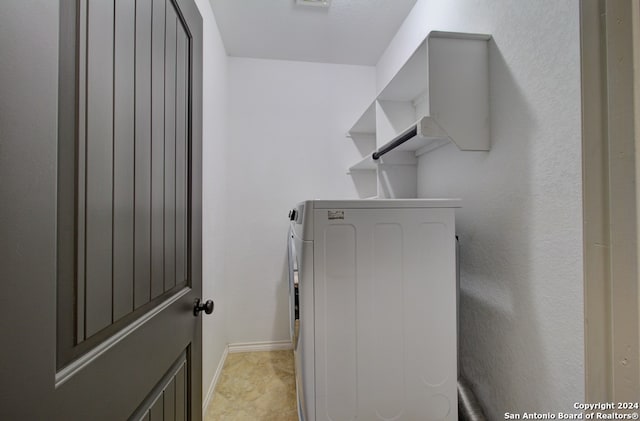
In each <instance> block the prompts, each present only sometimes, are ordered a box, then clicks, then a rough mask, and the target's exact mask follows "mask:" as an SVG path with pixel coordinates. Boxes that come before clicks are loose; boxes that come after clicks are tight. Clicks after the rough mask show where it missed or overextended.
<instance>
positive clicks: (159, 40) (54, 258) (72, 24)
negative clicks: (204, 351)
mask: <svg viewBox="0 0 640 421" xmlns="http://www.w3.org/2000/svg"><path fill="white" fill-rule="evenodd" d="M201 89H202V19H201V17H200V15H199V12H198V10H197V7H196V6H195V4H194V2H193V0H59V1H48V0H47V1H44V0H42V1H24V0H3V1H2V2H1V3H0V279H1V281H2V283H1V285H2V295H1V302H0V335H1V337H2V342H3V345H2V347H0V349H1V350H0V357H1V362H0V419H3V420H5V419H6V420H32V419H33V420H110V421H111V420H127V419H135V420H171V421H173V420H188V419H191V420H200V419H201V415H202V408H201V400H202V392H201V388H202V386H201V316H198V317H194V312H193V307H194V301H195V300H196V299H197V298H200V293H201V283H202V251H201V244H202V228H201V225H202V221H201V203H202V202H201V191H202V188H201V178H202V163H201V152H202V139H201V137H202V134H201V122H202V109H201V108H202V106H201V104H202V96H201ZM200 314H202V313H200Z"/></svg>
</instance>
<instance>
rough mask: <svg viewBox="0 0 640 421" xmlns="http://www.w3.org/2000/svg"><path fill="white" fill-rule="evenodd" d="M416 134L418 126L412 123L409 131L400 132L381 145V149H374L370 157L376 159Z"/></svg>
mask: <svg viewBox="0 0 640 421" xmlns="http://www.w3.org/2000/svg"><path fill="white" fill-rule="evenodd" d="M417 134H418V126H417V125H415V124H414V125H413V127H411V128H410V129H409V131H407V132H405V133H402V134H401V135H400V136H398V137H397V138H395V139H393V140H392V141H391V142H390V143H388V144H386V145H385V146H383V147H382V149H380V150H377V151H375V152H374V153H373V155H371V157H372V158H373V159H374V161H377V160H378V159H379V158H380V157H381V156H382V155H384V154H386V153H387V152H389V151H392V150H394V149H395V148H397V147H398V146H400V145H402V144H403V143H404V142H406V141H407V140H409V139H412V138H414V137H416V135H417Z"/></svg>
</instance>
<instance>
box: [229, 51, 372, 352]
mask: <svg viewBox="0 0 640 421" xmlns="http://www.w3.org/2000/svg"><path fill="white" fill-rule="evenodd" d="M228 75H229V81H230V85H229V144H228V155H227V156H228V159H227V163H226V164H227V185H228V194H227V199H228V206H229V213H228V218H227V220H226V227H227V236H228V240H227V243H226V246H225V247H226V252H227V254H226V259H225V273H226V275H225V282H226V283H227V286H226V295H225V301H224V302H223V303H221V305H223V306H228V308H225V310H224V311H225V315H226V316H227V318H228V331H229V342H231V343H236V342H255V341H275V340H288V339H289V330H288V320H289V314H288V311H289V303H288V280H287V276H288V275H287V267H286V264H287V261H286V256H287V254H286V253H287V250H286V239H287V230H288V227H289V222H288V220H287V213H288V211H289V209H291V208H292V207H293V206H295V204H296V203H298V202H300V201H302V200H305V199H313V198H336V199H339V198H353V197H357V193H356V190H355V187H354V185H353V180H352V179H351V177H350V176H348V175H346V168H347V167H348V166H349V165H350V164H351V163H353V162H356V161H357V159H358V156H359V155H358V152H357V149H356V147H355V145H354V144H353V142H351V141H350V140H349V139H346V138H345V133H346V132H347V130H348V129H349V128H350V127H351V125H352V124H353V123H354V122H355V121H356V120H357V118H358V117H359V116H360V114H361V113H362V112H363V111H364V110H365V108H366V107H367V105H368V104H369V103H370V102H371V100H372V99H373V97H374V95H375V69H374V68H373V67H366V66H347V65H335V64H318V63H305V62H292V61H283V60H262V59H246V58H229V69H228Z"/></svg>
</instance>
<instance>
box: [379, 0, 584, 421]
mask: <svg viewBox="0 0 640 421" xmlns="http://www.w3.org/2000/svg"><path fill="white" fill-rule="evenodd" d="M578 8H579V5H578V2H566V1H563V2H557V1H542V0H536V1H530V2H522V1H518V0H456V1H451V0H431V1H428V0H419V1H418V3H417V4H416V6H415V8H414V9H413V11H412V13H411V14H410V15H409V17H408V18H407V20H406V21H405V23H404V24H403V26H402V27H401V29H400V30H399V32H398V34H397V35H396V38H395V39H394V41H392V43H391V44H390V46H389V48H388V49H387V51H386V52H385V54H384V55H383V57H382V58H381V60H380V62H379V63H378V67H377V78H378V81H377V83H378V89H380V88H381V87H382V86H384V85H385V84H386V81H388V80H389V78H390V77H391V76H392V75H393V74H394V73H395V72H396V71H397V70H398V68H399V67H400V66H401V65H402V63H403V62H404V61H405V60H406V58H407V57H408V56H409V55H410V54H411V52H412V50H413V49H415V48H416V47H417V45H418V44H419V42H420V41H421V40H422V39H423V38H424V36H425V35H426V34H427V33H428V32H429V31H430V30H450V31H462V32H483V33H490V34H493V41H492V42H491V44H490V97H491V114H492V120H491V124H492V127H491V129H492V148H491V151H490V152H460V151H458V150H457V149H456V148H455V146H453V145H448V146H445V147H442V148H440V149H438V150H436V151H434V152H432V153H430V154H427V155H424V156H422V157H421V158H420V160H419V167H418V173H419V175H418V192H419V196H421V197H459V198H462V199H463V208H462V209H461V210H460V211H459V212H458V213H457V230H458V233H459V235H460V240H461V266H462V269H461V273H462V279H461V304H460V305H461V309H460V313H461V331H460V343H461V353H462V354H461V355H462V369H463V372H464V374H465V375H466V376H467V377H468V378H469V379H470V381H471V383H472V385H473V387H474V389H475V391H476V392H477V394H478V397H479V398H480V400H481V401H482V403H483V405H484V406H485V409H486V411H487V415H489V419H503V418H504V413H505V412H507V411H510V412H519V411H524V410H529V411H533V410H536V411H538V412H546V411H561V410H564V411H570V410H571V409H572V404H573V403H574V402H581V401H582V400H583V399H584V356H583V354H584V345H583V329H584V326H583V279H582V202H581V200H582V196H581V188H582V187H581V183H582V181H581V180H582V173H581V125H580V107H581V102H580V101H581V99H580V72H579V70H580V69H579V65H580V63H579V53H580V50H579V49H580V45H579V22H578V18H579V10H578Z"/></svg>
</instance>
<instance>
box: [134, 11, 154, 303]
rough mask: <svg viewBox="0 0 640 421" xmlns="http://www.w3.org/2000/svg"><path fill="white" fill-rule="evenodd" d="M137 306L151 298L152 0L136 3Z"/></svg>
mask: <svg viewBox="0 0 640 421" xmlns="http://www.w3.org/2000/svg"><path fill="white" fill-rule="evenodd" d="M135 32H136V46H135V51H136V53H135V54H136V56H135V84H136V86H135V92H136V101H135V171H134V173H135V204H136V205H135V206H136V209H135V217H134V232H135V235H134V250H135V263H134V264H135V270H134V276H135V278H134V306H135V308H136V309H137V308H140V307H141V306H142V305H144V304H146V303H148V302H149V297H150V296H151V244H150V242H149V240H148V239H149V238H151V78H150V77H149V75H150V74H151V0H137V1H136V28H135Z"/></svg>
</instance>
